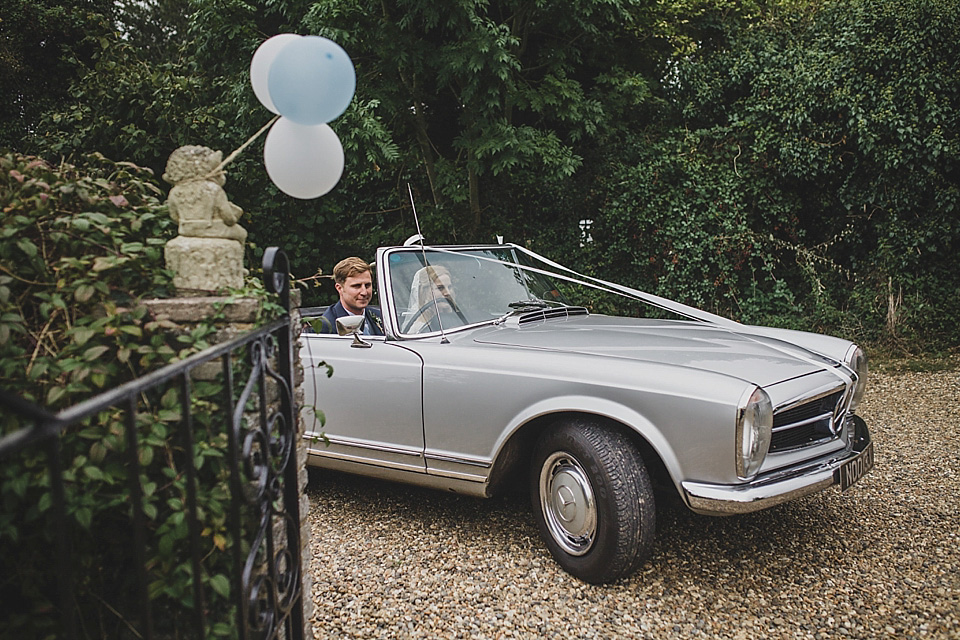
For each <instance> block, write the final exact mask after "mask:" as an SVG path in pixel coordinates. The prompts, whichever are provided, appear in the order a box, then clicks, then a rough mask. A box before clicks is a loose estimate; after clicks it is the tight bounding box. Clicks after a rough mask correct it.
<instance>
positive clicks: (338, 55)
mask: <svg viewBox="0 0 960 640" xmlns="http://www.w3.org/2000/svg"><path fill="white" fill-rule="evenodd" d="M356 88H357V73H356V71H355V70H354V68H353V62H352V61H351V60H350V56H348V55H347V52H346V51H344V50H343V48H341V47H340V45H338V44H337V43H336V42H333V41H332V40H328V39H327V38H321V37H320V36H303V37H302V38H297V39H296V40H293V41H291V42H290V43H289V44H287V45H286V46H284V47H283V49H281V50H280V52H279V53H277V55H276V57H275V58H274V60H273V63H272V64H271V65H270V71H269V73H268V75H267V90H268V91H269V92H270V99H271V100H273V104H274V106H275V107H276V108H277V111H278V112H279V113H280V115H282V116H284V117H285V118H288V119H289V120H291V121H292V122H295V123H297V124H303V125H316V124H324V123H326V122H330V121H331V120H333V119H335V118H336V117H337V116H339V115H340V114H341V113H343V112H344V111H346V109H347V106H348V105H349V104H350V101H351V100H352V99H353V92H354V90H355V89H356Z"/></svg>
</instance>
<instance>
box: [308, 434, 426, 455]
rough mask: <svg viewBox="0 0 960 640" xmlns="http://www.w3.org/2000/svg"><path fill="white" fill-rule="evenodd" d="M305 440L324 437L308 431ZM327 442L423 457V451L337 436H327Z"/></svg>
mask: <svg viewBox="0 0 960 640" xmlns="http://www.w3.org/2000/svg"><path fill="white" fill-rule="evenodd" d="M304 438H308V439H309V438H315V439H317V440H322V439H323V438H322V436H321V435H320V434H319V433H317V432H316V431H308V432H307V433H305V434H304ZM327 441H328V442H329V443H330V446H334V445H337V446H341V447H351V448H354V449H364V450H367V451H381V452H383V453H392V454H399V455H405V456H410V457H415V458H422V457H423V451H422V450H420V449H410V448H408V447H396V446H388V445H383V444H374V443H372V442H364V441H362V440H351V439H349V438H338V437H336V436H333V437H331V436H327ZM311 451H316V454H317V455H323V454H324V453H326V452H328V451H329V449H324V450H322V451H321V450H318V449H316V450H315V449H311Z"/></svg>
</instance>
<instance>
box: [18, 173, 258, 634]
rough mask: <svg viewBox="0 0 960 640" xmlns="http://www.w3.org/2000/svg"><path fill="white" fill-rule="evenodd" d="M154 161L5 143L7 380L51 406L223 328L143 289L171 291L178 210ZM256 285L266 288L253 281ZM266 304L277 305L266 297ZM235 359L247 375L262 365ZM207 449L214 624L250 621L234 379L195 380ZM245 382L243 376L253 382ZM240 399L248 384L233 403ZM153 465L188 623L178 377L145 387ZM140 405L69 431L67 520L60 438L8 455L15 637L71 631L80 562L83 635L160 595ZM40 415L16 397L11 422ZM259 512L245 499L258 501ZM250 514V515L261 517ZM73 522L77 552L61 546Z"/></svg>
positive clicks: (200, 445)
mask: <svg viewBox="0 0 960 640" xmlns="http://www.w3.org/2000/svg"><path fill="white" fill-rule="evenodd" d="M161 197H162V191H161V190H160V188H159V186H158V185H157V184H156V181H155V179H154V177H153V176H152V174H151V173H150V172H149V171H147V170H144V169H141V168H139V167H136V166H134V165H131V164H129V163H123V162H120V163H115V162H111V161H108V160H106V159H105V158H103V157H102V156H97V155H94V156H91V157H89V158H87V159H86V161H85V162H84V163H83V164H82V165H80V166H71V165H67V164H61V165H59V166H51V165H49V164H47V163H45V162H43V161H42V160H39V159H37V158H31V157H24V156H19V155H16V154H7V155H3V156H0V209H2V211H3V217H2V222H0V389H2V390H3V392H4V393H11V394H16V395H18V396H20V397H22V398H25V399H28V400H32V401H34V402H36V403H38V404H40V405H42V406H45V407H46V408H47V409H49V410H51V411H56V410H57V409H62V408H64V407H67V406H70V405H72V404H75V403H77V402H79V401H81V400H85V399H87V398H89V397H91V396H93V395H94V394H96V393H98V392H100V391H104V390H108V389H111V388H113V387H116V386H117V385H119V384H121V383H122V382H125V381H127V380H130V379H132V378H134V377H137V376H139V375H141V374H143V373H145V372H147V371H150V370H152V369H155V368H158V367H159V366H161V365H163V364H166V363H168V362H172V361H174V360H176V359H178V358H181V357H184V356H186V355H189V354H191V353H194V352H195V351H196V350H198V349H201V348H204V347H206V346H208V345H207V339H208V338H209V336H210V334H211V333H212V332H213V331H215V330H216V326H215V321H216V318H211V319H210V322H205V323H201V324H200V325H198V326H197V327H195V328H192V329H190V330H186V329H185V328H181V327H178V326H176V325H174V324H172V323H170V322H168V321H162V320H158V319H156V318H155V317H152V316H151V315H150V314H149V313H148V312H147V310H146V309H145V307H143V306H141V305H138V304H137V301H138V300H140V299H141V298H143V297H147V296H150V297H152V296H158V295H166V294H170V293H171V292H172V287H171V277H170V276H171V274H170V273H169V272H167V271H166V270H165V269H164V264H163V251H162V249H163V244H164V242H166V240H167V239H169V238H170V237H172V236H173V235H174V233H175V225H174V224H173V222H172V220H171V219H170V216H169V215H168V214H167V212H166V207H165V205H162V204H161ZM237 293H238V294H242V295H260V296H263V297H264V298H265V296H266V294H265V293H264V292H263V289H262V286H261V287H257V286H255V285H253V284H251V285H248V288H247V289H246V290H244V291H243V292H237ZM263 308H264V309H265V310H266V311H270V310H271V309H273V310H276V308H277V305H276V304H275V303H274V304H273V305H272V306H271V305H270V304H268V303H265V304H264V305H263ZM239 360H241V359H240V358H238V362H236V363H235V365H234V368H235V372H234V373H235V375H236V379H238V380H242V379H245V371H246V370H247V369H248V368H249V366H248V365H246V364H244V363H243V362H240V361H239ZM192 387H193V389H192V396H191V397H192V402H193V406H192V412H191V413H192V416H193V427H194V437H195V442H194V444H193V454H194V462H195V464H196V465H197V466H198V468H199V469H198V477H199V482H198V492H197V496H196V500H197V505H198V510H199V517H200V519H201V523H202V524H201V526H202V532H201V545H202V547H203V548H202V553H203V554H204V564H203V568H202V572H203V574H202V576H201V582H202V584H203V585H204V589H205V594H206V595H205V599H206V603H207V607H208V608H209V611H208V612H207V620H208V629H207V633H208V634H209V635H211V636H229V635H231V633H234V632H233V629H234V622H235V618H234V613H233V612H234V610H235V609H234V606H233V603H234V602H235V601H236V600H235V599H234V598H231V596H230V591H231V582H230V580H229V579H228V577H227V576H229V575H231V569H232V567H231V564H230V563H231V555H230V554H229V553H225V552H227V551H229V550H230V549H231V548H232V547H233V545H235V544H238V543H236V542H234V541H233V540H232V539H231V538H230V536H229V535H228V534H227V522H228V517H229V516H228V509H227V507H228V505H229V498H230V495H229V490H228V484H227V477H228V475H227V474H228V466H227V463H226V458H225V454H226V451H227V436H226V433H225V430H224V428H223V424H222V422H223V420H222V418H221V417H219V416H220V414H218V413H216V407H217V405H218V403H220V402H221V399H222V396H223V385H222V384H221V383H220V382H219V381H216V380H214V381H203V380H197V381H195V382H194V383H193V384H192ZM237 393H239V390H237ZM236 401H237V398H234V402H236ZM137 411H138V413H137V418H136V424H135V426H136V434H137V436H136V437H137V443H138V444H137V450H136V453H137V459H138V461H139V471H140V476H139V481H140V486H141V488H142V491H143V494H144V495H143V511H144V514H145V516H146V518H147V524H146V526H147V530H148V540H147V546H146V549H145V552H146V567H145V568H146V570H147V571H148V575H149V597H150V599H151V600H152V606H153V615H154V629H156V630H157V631H158V632H162V633H163V634H165V637H183V636H182V635H180V636H178V634H183V633H184V630H185V629H188V628H189V626H190V624H191V623H192V621H193V618H192V616H191V613H190V610H191V609H192V608H193V607H194V606H195V603H194V601H193V591H192V583H193V582H192V581H193V567H192V565H191V561H190V557H189V553H188V552H187V550H186V547H185V541H186V539H187V534H188V532H187V518H186V515H187V488H186V482H187V480H186V476H185V459H184V456H185V448H184V445H183V443H182V441H181V438H182V434H183V430H182V429H181V428H180V426H181V424H182V420H183V411H182V407H181V406H180V393H179V389H178V388H176V387H175V386H173V387H163V388H160V389H158V390H157V391H156V392H152V393H148V394H143V396H142V397H141V398H140V399H139V401H138V403H137ZM125 421H126V419H125V417H124V415H123V414H122V412H121V411H120V410H119V409H112V410H107V411H104V412H102V413H100V414H98V415H96V416H94V417H93V418H91V419H90V420H88V421H85V422H84V423H82V424H80V425H77V426H75V427H72V428H70V429H68V430H66V431H64V432H63V433H62V435H61V437H60V438H59V440H58V442H57V445H58V447H59V450H60V456H61V459H62V466H63V477H64V483H65V487H64V489H65V493H66V509H67V521H66V522H60V521H57V520H55V518H54V517H53V514H52V509H51V505H52V502H53V500H52V494H51V486H50V485H51V483H50V480H49V478H48V475H47V462H46V451H45V448H43V447H33V448H29V449H27V450H26V451H25V452H23V453H21V454H17V455H15V456H10V457H7V458H5V459H4V460H3V461H2V464H0V548H2V549H3V553H2V554H0V602H3V607H2V608H0V609H2V611H3V614H2V615H0V637H4V638H6V637H10V638H15V637H16V638H48V637H51V638H52V637H62V632H60V631H58V629H59V621H60V615H59V612H58V610H57V605H58V603H59V599H58V597H57V580H58V579H60V578H62V577H63V576H71V575H72V576H73V578H74V580H75V588H76V594H77V603H76V608H75V620H76V622H77V624H78V628H77V629H76V632H77V635H78V637H81V638H111V637H116V638H119V637H132V636H130V635H129V634H130V631H129V629H137V628H140V629H142V628H143V623H144V620H143V617H142V616H143V615H144V613H145V612H144V611H143V609H142V607H141V606H140V602H139V600H138V593H137V592H136V589H135V588H134V586H135V584H136V583H135V577H136V575H137V571H138V569H139V566H138V563H137V560H136V556H135V554H134V553H133V551H132V549H131V541H132V540H133V539H134V536H133V529H132V524H131V507H130V504H131V499H130V494H129V482H130V479H129V476H130V474H131V465H130V463H129V459H128V446H129V444H128V440H127V439H126V435H125V434H126V431H125V429H126V422H125ZM27 426H30V423H29V421H25V420H22V419H20V418H18V417H17V416H15V415H12V414H10V413H9V412H3V413H2V414H0V435H6V434H9V433H12V432H13V431H15V430H17V429H20V428H23V427H27ZM244 517H245V518H246V517H247V516H244ZM241 525H242V526H252V525H250V524H249V523H247V522H246V521H245V522H244V523H241ZM58 531H63V532H65V533H66V536H67V538H68V539H69V540H70V544H71V546H72V552H73V558H74V559H75V563H74V564H73V565H72V566H70V567H62V566H57V565H55V564H54V562H53V561H52V560H53V559H54V558H55V557H56V556H55V554H54V550H55V548H56V545H55V534H56V533H57V532H58Z"/></svg>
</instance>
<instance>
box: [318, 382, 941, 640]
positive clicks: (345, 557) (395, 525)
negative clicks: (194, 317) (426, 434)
mask: <svg viewBox="0 0 960 640" xmlns="http://www.w3.org/2000/svg"><path fill="white" fill-rule="evenodd" d="M859 413H860V414H861V415H862V416H863V417H864V418H865V419H866V421H867V424H868V425H869V426H870V429H871V432H872V434H873V437H874V441H875V445H874V446H875V447H876V466H875V467H874V469H873V471H872V472H871V473H870V474H868V475H867V476H866V477H865V478H864V479H863V480H861V481H860V482H859V483H858V484H856V485H854V486H853V487H852V488H851V489H850V490H849V491H847V492H845V493H840V492H839V490H837V489H832V490H829V491H827V492H825V493H821V494H818V495H815V496H811V497H808V498H806V499H803V500H800V501H798V502H793V503H790V504H785V505H780V506H778V507H775V508H772V509H768V510H766V511H761V512H758V513H753V514H747V515H742V516H731V517H727V518H710V517H705V516H698V515H695V514H693V513H691V512H689V511H688V510H686V509H685V508H684V507H682V506H679V505H670V506H663V507H660V508H659V509H658V513H657V517H658V530H657V537H656V544H655V547H654V551H653V556H652V558H651V559H650V560H649V561H648V562H647V563H646V564H645V565H643V566H641V567H640V569H639V570H638V571H637V572H636V573H635V574H633V575H632V576H630V577H629V578H625V579H623V580H621V581H619V582H617V583H614V584H611V585H606V586H593V585H588V584H585V583H583V582H580V581H579V580H577V579H575V578H573V577H572V576H570V575H568V574H567V573H565V572H564V571H563V570H561V569H560V567H559V566H558V565H557V564H556V563H555V562H554V561H553V559H552V558H551V557H550V554H549V553H548V552H547V550H546V548H545V547H544V545H543V544H542V543H541V542H540V539H539V537H538V535H537V531H536V526H535V524H534V520H533V515H532V512H531V510H530V508H529V506H528V499H527V497H526V496H525V495H520V494H512V495H507V496H503V497H497V498H492V499H489V500H481V499H475V498H468V497H464V496H457V495H453V494H448V493H442V492H438V491H430V490H426V489H418V488H413V487H408V486H404V485H399V484H393V483H387V482H381V481H377V480H373V479H369V478H360V477H355V476H349V475H345V474H336V473H331V472H319V471H312V472H311V481H310V485H309V487H308V496H309V499H310V505H311V509H310V516H309V520H310V527H311V535H312V543H311V551H312V554H313V558H312V560H310V565H309V566H308V567H307V570H309V571H312V572H313V579H314V587H313V593H312V594H307V597H312V598H313V600H314V602H315V604H316V615H315V617H314V618H313V621H312V622H313V626H314V632H315V635H316V637H317V638H363V639H371V638H478V639H485V638H489V639H496V640H499V639H507V638H598V639H599V638H732V639H740V638H743V639H750V640H752V639H754V638H758V637H765V638H803V639H832V638H863V639H866V638H898V639H899V638H960V374H958V372H957V371H946V372H937V373H880V374H872V375H871V378H870V381H869V383H868V389H867V396H866V398H865V400H864V403H863V405H862V406H861V408H860V411H859Z"/></svg>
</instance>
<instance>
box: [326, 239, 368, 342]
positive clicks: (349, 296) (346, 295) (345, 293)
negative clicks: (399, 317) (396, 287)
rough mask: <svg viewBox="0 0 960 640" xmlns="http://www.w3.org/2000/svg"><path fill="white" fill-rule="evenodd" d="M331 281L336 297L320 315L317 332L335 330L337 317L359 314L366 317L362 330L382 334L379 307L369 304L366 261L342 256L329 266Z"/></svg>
mask: <svg viewBox="0 0 960 640" xmlns="http://www.w3.org/2000/svg"><path fill="white" fill-rule="evenodd" d="M333 281H334V283H335V286H336V288H337V293H338V294H339V296H340V300H339V301H338V302H337V303H336V304H334V305H331V306H330V307H329V308H328V309H327V310H326V311H324V313H323V315H322V316H321V317H320V325H321V326H320V333H337V318H342V317H343V316H347V315H354V316H359V315H362V316H364V317H365V318H366V321H365V322H364V325H363V334H364V335H370V336H382V335H383V318H382V316H381V315H380V309H378V308H376V307H371V306H369V305H370V300H372V299H373V275H372V270H371V268H370V264H369V263H367V261H366V260H361V259H360V258H356V257H351V258H344V259H343V260H341V261H340V262H338V263H337V264H336V266H335V267H334V268H333Z"/></svg>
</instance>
